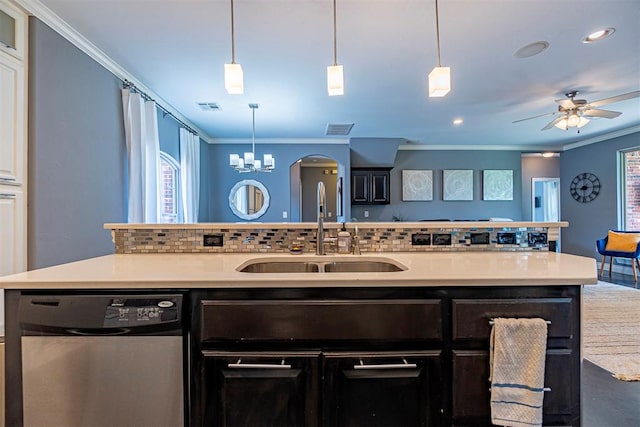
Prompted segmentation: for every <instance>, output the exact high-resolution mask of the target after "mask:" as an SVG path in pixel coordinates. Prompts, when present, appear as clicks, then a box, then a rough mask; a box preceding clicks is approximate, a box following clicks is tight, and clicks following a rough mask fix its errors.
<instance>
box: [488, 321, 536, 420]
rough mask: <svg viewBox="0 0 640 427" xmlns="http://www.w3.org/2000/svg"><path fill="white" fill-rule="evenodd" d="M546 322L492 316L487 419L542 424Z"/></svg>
mask: <svg viewBox="0 0 640 427" xmlns="http://www.w3.org/2000/svg"><path fill="white" fill-rule="evenodd" d="M546 351H547V322H546V321H545V320H543V319H501V318H499V319H494V324H493V329H492V330H491V339H490V352H489V365H490V367H489V369H490V374H489V380H490V381H491V422H492V423H493V424H496V425H501V426H510V427H536V426H542V400H543V399H544V391H543V389H544V361H545V354H546Z"/></svg>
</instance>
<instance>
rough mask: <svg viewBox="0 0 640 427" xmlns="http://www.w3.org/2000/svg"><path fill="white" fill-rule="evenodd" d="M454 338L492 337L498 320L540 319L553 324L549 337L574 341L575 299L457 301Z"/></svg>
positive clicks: (455, 305)
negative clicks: (490, 322)
mask: <svg viewBox="0 0 640 427" xmlns="http://www.w3.org/2000/svg"><path fill="white" fill-rule="evenodd" d="M452 309H453V339H454V340H459V339H477V338H489V335H490V333H491V325H490V324H489V321H490V320H491V319H494V318H496V317H526V318H535V317H539V318H542V319H544V320H547V321H550V322H551V324H550V325H549V328H548V337H549V338H572V336H571V335H572V334H571V331H572V330H573V325H572V320H573V316H572V310H573V307H572V303H571V298H525V299H454V300H453V301H452Z"/></svg>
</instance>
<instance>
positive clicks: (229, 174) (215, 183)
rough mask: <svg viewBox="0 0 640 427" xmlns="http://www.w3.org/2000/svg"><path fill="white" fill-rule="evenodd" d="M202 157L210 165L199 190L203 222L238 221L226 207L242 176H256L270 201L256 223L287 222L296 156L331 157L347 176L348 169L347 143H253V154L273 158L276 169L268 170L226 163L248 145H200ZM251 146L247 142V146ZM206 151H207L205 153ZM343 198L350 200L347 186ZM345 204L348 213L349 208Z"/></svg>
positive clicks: (254, 177) (244, 177) (298, 157)
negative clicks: (204, 184) (246, 169)
mask: <svg viewBox="0 0 640 427" xmlns="http://www.w3.org/2000/svg"><path fill="white" fill-rule="evenodd" d="M203 145H206V147H204V148H203V158H204V157H207V160H208V162H209V168H208V170H207V171H206V174H207V176H206V177H203V180H206V181H207V184H208V188H207V190H206V191H204V190H203V191H201V198H200V205H201V212H203V209H204V207H203V205H206V212H203V216H202V218H200V221H202V222H237V221H239V219H238V217H236V216H235V215H234V214H233V212H231V209H230V208H229V202H228V199H229V191H230V190H231V188H232V187H233V185H234V184H235V183H236V182H238V181H240V180H243V179H255V180H258V181H260V182H262V183H263V184H264V185H265V187H267V191H269V195H270V196H271V204H270V206H269V209H267V212H266V213H265V214H264V215H263V216H262V217H260V218H258V219H257V220H256V221H259V222H286V221H288V219H283V218H282V212H283V211H287V213H289V212H290V211H291V195H290V177H289V176H290V170H289V169H290V167H291V165H292V164H293V163H295V162H296V161H297V160H298V159H300V158H302V157H305V156H312V155H321V156H325V157H329V158H331V159H334V160H335V161H337V162H338V163H340V164H343V165H346V167H347V170H346V173H347V175H348V174H349V173H350V171H349V166H348V165H349V145H348V144H327V145H322V144H296V145H294V146H292V145H290V144H262V143H260V142H259V141H258V142H257V143H256V157H257V158H262V155H263V154H264V153H271V154H273V156H274V157H275V158H276V169H275V170H274V171H273V172H271V173H243V174H239V173H238V172H236V171H234V170H233V169H232V168H231V167H230V166H229V154H231V153H243V152H244V150H246V149H247V148H248V146H247V145H241V144H203ZM249 147H250V145H249ZM205 153H206V154H205ZM345 190H347V191H346V194H345V197H346V199H345V200H349V198H350V197H351V196H350V193H349V191H348V188H346V189H345ZM348 206H349V204H348V203H347V208H346V209H347V214H348V209H349V207H348Z"/></svg>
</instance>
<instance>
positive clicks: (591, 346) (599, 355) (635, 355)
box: [583, 282, 640, 381]
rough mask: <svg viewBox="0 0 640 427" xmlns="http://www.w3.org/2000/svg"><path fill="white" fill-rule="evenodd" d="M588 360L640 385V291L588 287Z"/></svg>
mask: <svg viewBox="0 0 640 427" xmlns="http://www.w3.org/2000/svg"><path fill="white" fill-rule="evenodd" d="M583 303H584V310H583V339H584V357H585V358H586V359H588V360H589V361H591V362H593V363H595V364H596V365H598V366H600V367H601V368H603V369H606V370H607V371H609V372H611V373H612V374H613V376H614V377H615V378H617V379H619V380H623V381H640V290H637V289H632V288H628V287H625V286H618V285H613V284H611V283H606V282H598V285H597V286H585V287H584V299H583Z"/></svg>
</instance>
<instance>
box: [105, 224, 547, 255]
mask: <svg viewBox="0 0 640 427" xmlns="http://www.w3.org/2000/svg"><path fill="white" fill-rule="evenodd" d="M229 225H230V226H231V225H235V224H229ZM358 227H359V230H358V236H359V237H360V239H359V241H360V250H361V252H442V251H534V250H535V251H548V250H549V242H551V241H555V240H557V238H556V237H555V235H556V234H557V230H556V229H549V228H547V227H496V228H493V227H489V226H488V227H486V228H485V227H482V228H480V227H474V228H461V227H460V228H459V227H451V228H449V227H447V228H441V227H403V226H402V225H401V223H399V224H398V226H393V227H376V228H367V227H366V226H365V227H363V226H360V225H359V226H358ZM348 230H349V231H350V232H351V234H352V235H353V233H354V228H353V227H348ZM336 233H337V229H329V230H326V235H325V237H335V236H336ZM112 235H113V241H114V243H115V252H116V253H118V254H138V253H238V252H253V253H286V252H289V250H290V249H291V247H292V246H293V245H296V246H301V247H302V248H303V252H306V253H314V252H315V250H316V229H315V228H300V227H292V228H287V227H286V225H281V224H278V226H271V225H267V224H265V226H264V228H255V227H252V228H244V229H243V228H242V226H241V225H238V226H237V228H236V227H229V228H225V227H214V228H208V227H203V228H193V227H187V228H175V227H171V228H162V226H160V225H159V226H158V228H148V227H144V228H139V229H137V228H133V227H127V228H122V229H120V228H113V229H112ZM325 245H326V246H325V248H326V250H327V252H332V251H333V248H332V245H327V244H326V243H325Z"/></svg>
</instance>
